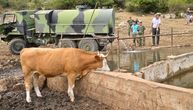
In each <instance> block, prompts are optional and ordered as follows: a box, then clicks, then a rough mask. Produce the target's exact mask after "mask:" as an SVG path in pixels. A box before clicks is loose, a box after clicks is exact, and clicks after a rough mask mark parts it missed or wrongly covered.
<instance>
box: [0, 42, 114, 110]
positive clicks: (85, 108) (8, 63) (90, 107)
mask: <svg viewBox="0 0 193 110" xmlns="http://www.w3.org/2000/svg"><path fill="white" fill-rule="evenodd" d="M10 78H11V81H8V79H10ZM4 79H5V80H4ZM15 79H17V81H15ZM4 81H5V82H4ZM7 82H8V83H7ZM5 83H7V86H8V87H4V86H3V85H2V84H5ZM41 92H42V95H43V98H38V97H37V96H36V95H35V92H34V90H32V93H31V97H32V103H30V104H28V103H26V100H25V96H26V95H25V89H24V85H23V77H22V72H21V68H20V64H19V56H14V55H11V54H10V53H9V51H8V48H7V45H6V43H3V42H1V43H0V110H112V109H111V107H109V106H107V105H104V104H102V103H100V102H98V101H95V100H92V99H90V98H86V97H80V96H77V95H75V102H74V103H72V102H70V100H69V97H68V95H67V92H56V91H51V90H49V89H48V88H43V89H42V91H41Z"/></svg>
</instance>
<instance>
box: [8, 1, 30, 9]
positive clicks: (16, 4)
mask: <svg viewBox="0 0 193 110" xmlns="http://www.w3.org/2000/svg"><path fill="white" fill-rule="evenodd" d="M8 3H9V6H10V7H12V8H13V9H17V10H21V9H27V2H24V1H23V0H8Z"/></svg>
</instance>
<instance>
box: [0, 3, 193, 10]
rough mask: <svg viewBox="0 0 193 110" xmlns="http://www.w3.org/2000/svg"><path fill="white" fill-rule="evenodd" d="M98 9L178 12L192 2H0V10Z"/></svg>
mask: <svg viewBox="0 0 193 110" xmlns="http://www.w3.org/2000/svg"><path fill="white" fill-rule="evenodd" d="M96 3H98V7H103V6H105V7H120V8H125V9H126V10H128V11H133V12H141V13H149V12H167V11H170V12H173V11H175V12H180V11H182V10H186V8H187V7H188V6H191V4H192V6H193V0H0V8H1V7H2V8H12V9H16V10H21V9H37V8H42V9H74V8H75V7H76V6H77V5H88V6H90V7H91V8H94V6H95V4H96Z"/></svg>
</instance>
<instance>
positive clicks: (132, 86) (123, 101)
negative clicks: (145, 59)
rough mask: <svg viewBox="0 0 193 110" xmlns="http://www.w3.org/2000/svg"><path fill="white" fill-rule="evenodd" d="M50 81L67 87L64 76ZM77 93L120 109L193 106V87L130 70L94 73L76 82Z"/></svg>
mask: <svg viewBox="0 0 193 110" xmlns="http://www.w3.org/2000/svg"><path fill="white" fill-rule="evenodd" d="M47 85H48V87H49V88H51V89H52V90H57V91H65V90H66V89H67V81H66V79H65V78H63V77H55V78H48V79H47ZM76 95H81V96H85V97H90V98H92V99H94V100H98V101H100V102H102V103H105V104H107V105H109V106H111V107H113V108H114V109H116V110H193V106H192V105H193V90H191V89H185V88H179V87H175V86H170V85H164V84H159V83H156V82H151V81H147V80H143V79H141V78H138V77H135V76H133V75H131V74H129V73H117V72H106V73H90V74H88V75H87V76H85V77H84V78H82V79H81V80H79V81H77V82H76V86H75V96H76ZM75 101H76V99H75Z"/></svg>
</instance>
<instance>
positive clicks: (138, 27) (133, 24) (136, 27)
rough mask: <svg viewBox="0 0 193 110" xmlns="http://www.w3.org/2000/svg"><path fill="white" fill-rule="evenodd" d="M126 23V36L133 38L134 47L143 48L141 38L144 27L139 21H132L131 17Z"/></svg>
mask: <svg viewBox="0 0 193 110" xmlns="http://www.w3.org/2000/svg"><path fill="white" fill-rule="evenodd" d="M127 22H128V35H129V36H132V37H133V44H134V46H136V45H137V44H138V45H139V46H145V38H144V37H143V35H144V32H145V26H144V25H143V24H142V21H141V20H138V19H136V20H133V19H132V18H131V17H130V18H129V20H128V21H127Z"/></svg>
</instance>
